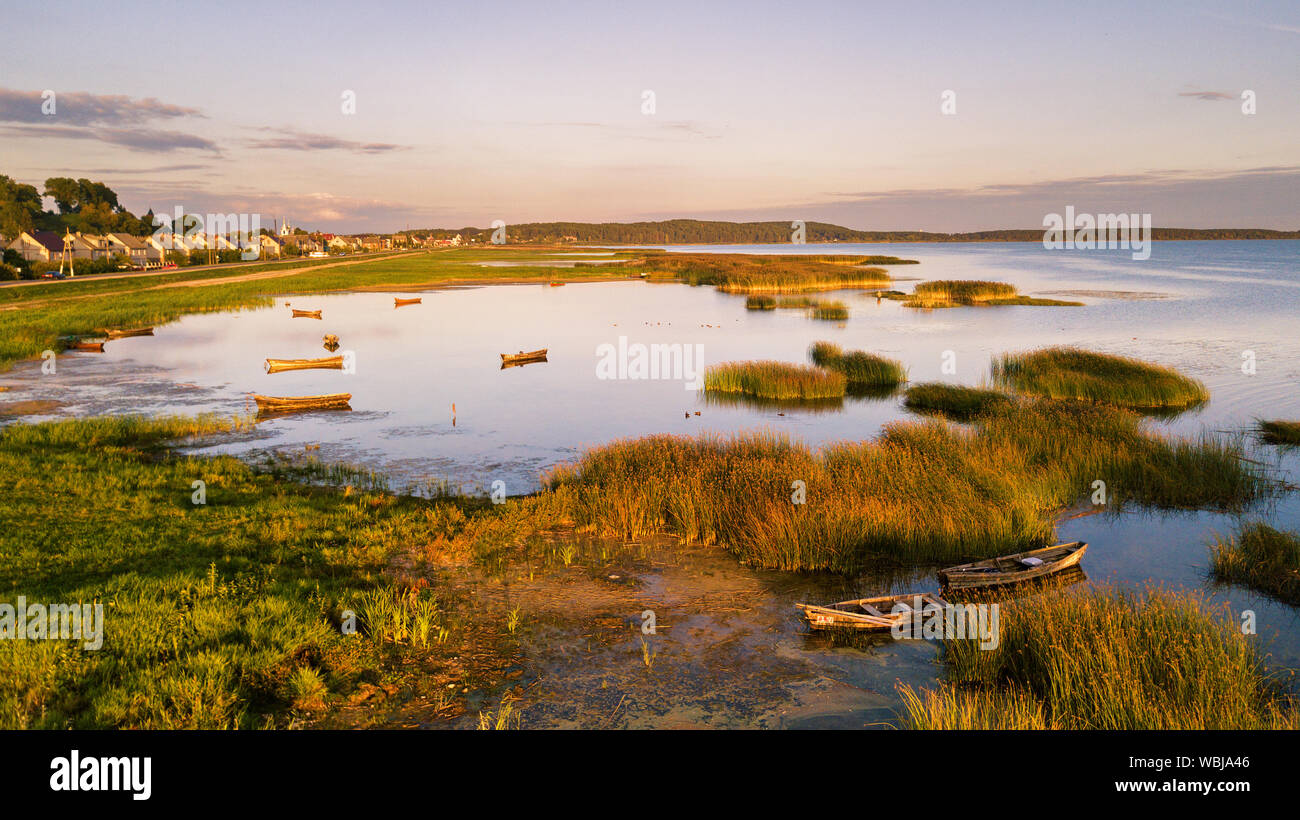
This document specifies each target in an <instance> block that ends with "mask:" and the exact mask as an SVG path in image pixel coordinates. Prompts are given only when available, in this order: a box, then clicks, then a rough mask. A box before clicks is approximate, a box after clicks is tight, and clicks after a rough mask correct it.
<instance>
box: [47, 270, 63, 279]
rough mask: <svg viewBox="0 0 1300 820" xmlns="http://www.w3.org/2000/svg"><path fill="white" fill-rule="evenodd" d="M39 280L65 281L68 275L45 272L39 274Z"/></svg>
mask: <svg viewBox="0 0 1300 820" xmlns="http://www.w3.org/2000/svg"><path fill="white" fill-rule="evenodd" d="M41 278H42V279H67V278H68V275H67V274H66V273H63V272H62V271H57V270H47V271H46V272H45V273H42V274H41Z"/></svg>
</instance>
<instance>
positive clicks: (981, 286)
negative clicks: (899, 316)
mask: <svg viewBox="0 0 1300 820" xmlns="http://www.w3.org/2000/svg"><path fill="white" fill-rule="evenodd" d="M1082 304H1083V303H1082V302H1063V301H1060V300H1058V299H1036V298H1034V297H1031V296H1023V295H1021V294H1020V292H1019V291H1017V290H1016V288H1015V287H1014V286H1012V285H1008V284H1006V283H1005V282H987V281H980V280H961V279H957V280H940V281H934V282H921V283H920V284H918V285H917V286H916V287H915V288H914V289H913V290H912V293H911V295H910V296H908V297H906V298H905V299H904V300H903V306H904V307H915V308H950V307H961V306H964V305H1041V306H1069V307H1077V306H1081V305H1082Z"/></svg>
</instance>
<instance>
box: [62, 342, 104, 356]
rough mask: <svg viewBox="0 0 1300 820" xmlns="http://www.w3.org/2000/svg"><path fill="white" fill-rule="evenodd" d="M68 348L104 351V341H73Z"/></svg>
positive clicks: (90, 351)
mask: <svg viewBox="0 0 1300 820" xmlns="http://www.w3.org/2000/svg"><path fill="white" fill-rule="evenodd" d="M68 350H80V351H82V352H83V353H103V352H104V343H103V342H73V343H72V344H70V345H68Z"/></svg>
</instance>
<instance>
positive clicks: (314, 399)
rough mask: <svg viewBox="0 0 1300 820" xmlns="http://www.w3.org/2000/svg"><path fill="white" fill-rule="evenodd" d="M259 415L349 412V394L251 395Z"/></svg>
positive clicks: (350, 396)
mask: <svg viewBox="0 0 1300 820" xmlns="http://www.w3.org/2000/svg"><path fill="white" fill-rule="evenodd" d="M253 401H255V402H257V412H259V413H294V412H299V411H303V410H350V409H352V408H351V407H350V406H349V404H348V402H350V401H352V394H351V393H326V394H324V395H320V396H261V395H258V394H257V393H254V394H253Z"/></svg>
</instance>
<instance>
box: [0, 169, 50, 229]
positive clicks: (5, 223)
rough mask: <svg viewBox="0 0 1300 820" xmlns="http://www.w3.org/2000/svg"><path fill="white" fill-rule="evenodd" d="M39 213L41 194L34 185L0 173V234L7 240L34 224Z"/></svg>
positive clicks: (32, 226)
mask: <svg viewBox="0 0 1300 820" xmlns="http://www.w3.org/2000/svg"><path fill="white" fill-rule="evenodd" d="M40 215H41V195H40V193H39V192H38V191H37V190H36V186H35V185H24V184H22V183H21V182H15V181H14V180H12V179H10V178H9V177H7V176H5V175H4V174H0V235H3V236H4V237H5V238H7V239H9V240H11V241H12V240H14V239H17V238H18V234H20V233H22V232H23V231H30V230H32V229H33V228H34V227H35V226H36V218H37V217H38V216H40Z"/></svg>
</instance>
